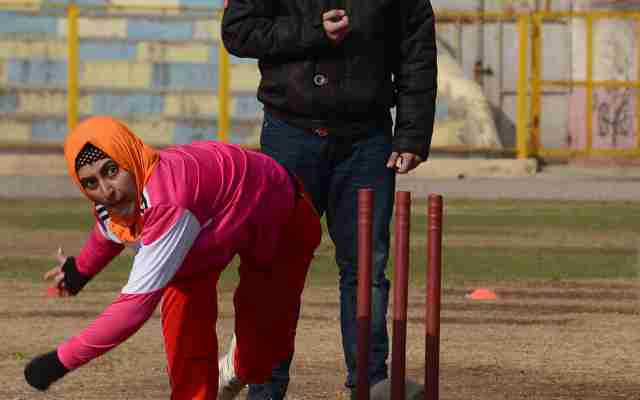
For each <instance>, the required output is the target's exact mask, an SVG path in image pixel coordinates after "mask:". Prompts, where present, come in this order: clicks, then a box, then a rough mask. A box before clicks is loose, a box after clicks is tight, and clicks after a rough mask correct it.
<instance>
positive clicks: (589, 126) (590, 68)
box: [585, 14, 593, 155]
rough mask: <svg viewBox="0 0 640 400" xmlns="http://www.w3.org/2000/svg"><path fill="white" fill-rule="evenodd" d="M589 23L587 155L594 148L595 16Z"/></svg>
mask: <svg viewBox="0 0 640 400" xmlns="http://www.w3.org/2000/svg"><path fill="white" fill-rule="evenodd" d="M586 22H587V32H586V35H587V37H586V39H587V94H586V115H585V117H586V134H587V148H586V149H585V152H586V154H587V155H588V154H589V153H591V148H592V147H593V15H591V14H589V15H587V17H586Z"/></svg>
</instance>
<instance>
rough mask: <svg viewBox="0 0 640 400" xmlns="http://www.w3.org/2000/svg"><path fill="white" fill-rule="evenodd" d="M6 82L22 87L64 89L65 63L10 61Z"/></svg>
mask: <svg viewBox="0 0 640 400" xmlns="http://www.w3.org/2000/svg"><path fill="white" fill-rule="evenodd" d="M8 72H9V73H8V82H9V83H18V84H22V85H46V86H52V87H66V84H67V63H66V62H64V61H53V60H43V59H22V60H11V61H9V65H8Z"/></svg>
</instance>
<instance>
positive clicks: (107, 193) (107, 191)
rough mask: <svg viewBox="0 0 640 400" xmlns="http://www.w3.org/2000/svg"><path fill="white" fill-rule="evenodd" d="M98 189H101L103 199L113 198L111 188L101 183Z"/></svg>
mask: <svg viewBox="0 0 640 400" xmlns="http://www.w3.org/2000/svg"><path fill="white" fill-rule="evenodd" d="M100 187H101V189H102V195H103V196H104V197H105V199H109V198H111V197H112V196H113V193H114V189H113V186H111V185H110V184H108V183H106V182H101V183H100Z"/></svg>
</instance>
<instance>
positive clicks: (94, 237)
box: [76, 224, 124, 278]
mask: <svg viewBox="0 0 640 400" xmlns="http://www.w3.org/2000/svg"><path fill="white" fill-rule="evenodd" d="M123 248H124V246H123V245H122V244H120V243H116V242H113V241H111V240H109V239H107V238H106V237H105V236H104V235H103V234H102V232H101V231H100V228H99V227H98V224H96V225H95V226H94V227H93V230H92V231H91V233H90V234H89V237H88V238H87V241H86V242H85V244H84V246H82V250H80V254H79V255H78V257H76V267H77V268H78V272H80V273H81V274H82V275H84V276H86V277H88V278H92V277H94V276H95V275H96V274H98V273H99V272H100V271H102V269H103V268H104V267H106V266H107V264H109V262H111V260H113V259H114V258H115V257H116V256H117V255H118V254H120V252H121V251H122V249H123Z"/></svg>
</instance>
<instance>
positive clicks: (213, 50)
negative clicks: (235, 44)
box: [209, 45, 258, 64]
mask: <svg viewBox="0 0 640 400" xmlns="http://www.w3.org/2000/svg"><path fill="white" fill-rule="evenodd" d="M218 51H219V49H218V46H217V45H216V46H211V47H210V48H209V62H211V63H212V64H218V58H219V57H218ZM229 62H230V63H231V64H257V63H258V61H257V60H256V59H255V58H240V57H236V56H234V55H233V54H229Z"/></svg>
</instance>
